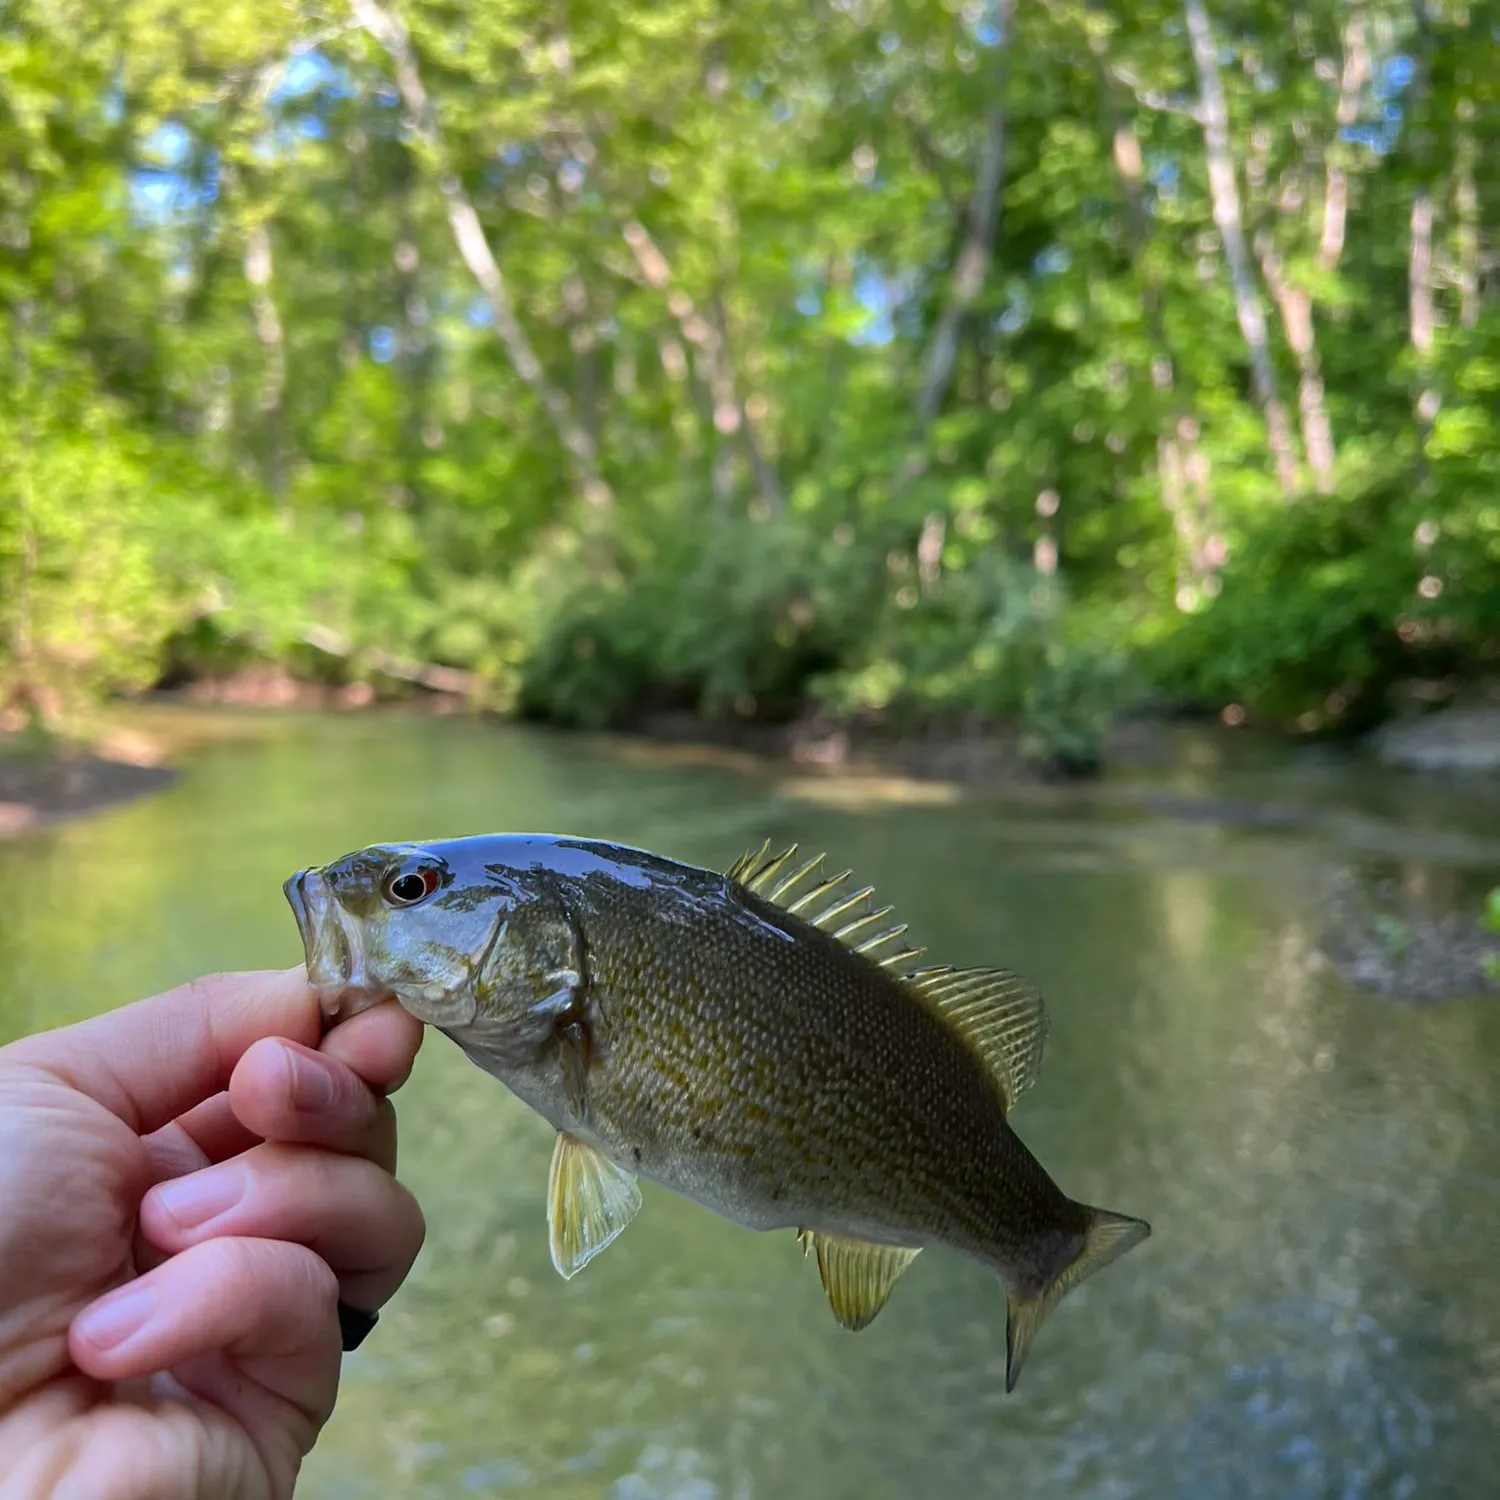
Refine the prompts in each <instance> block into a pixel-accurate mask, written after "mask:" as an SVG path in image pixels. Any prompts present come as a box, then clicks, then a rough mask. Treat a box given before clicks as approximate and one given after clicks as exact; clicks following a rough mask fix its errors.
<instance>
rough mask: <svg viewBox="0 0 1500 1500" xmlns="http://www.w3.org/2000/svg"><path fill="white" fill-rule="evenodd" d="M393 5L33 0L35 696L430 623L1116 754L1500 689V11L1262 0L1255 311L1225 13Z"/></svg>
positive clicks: (445, 649) (753, 695)
mask: <svg viewBox="0 0 1500 1500" xmlns="http://www.w3.org/2000/svg"><path fill="white" fill-rule="evenodd" d="M379 3H380V5H381V6H382V7H384V8H385V9H387V10H390V11H391V12H392V14H393V15H396V14H399V17H400V19H401V21H402V22H403V23H404V31H405V33H407V34H409V37H410V45H411V48H412V52H411V56H410V57H409V58H406V59H405V60H404V61H403V62H402V65H401V66H400V67H397V65H396V63H395V61H394V60H393V58H392V56H391V54H390V50H389V45H388V44H389V43H390V32H389V31H385V32H382V33H381V35H380V36H376V35H372V34H371V33H370V32H367V31H366V30H364V29H363V28H362V27H361V26H360V25H358V24H352V23H350V22H349V21H348V19H347V18H346V17H345V16H344V15H343V13H342V12H340V14H339V16H338V17H335V18H334V19H333V21H332V22H331V23H330V20H329V16H328V15H327V14H325V12H324V9H323V8H321V7H312V6H306V5H304V4H301V3H298V0H294V3H290V4H287V5H283V6H280V7H276V8H274V9H273V10H270V11H268V10H266V8H265V7H263V6H253V5H250V4H248V3H246V0H225V3H216V4H213V5H208V4H205V3H203V0H122V3H120V4H118V5H115V6H111V7H106V8H103V9H100V8H98V7H94V8H89V7H83V6H79V5H77V4H76V3H75V0H16V3H14V4H11V5H9V6H7V7H5V8H4V10H3V14H0V310H3V314H4V329H3V331H0V618H3V635H0V695H3V697H4V698H5V699H9V700H13V701H14V702H16V703H19V704H20V705H21V706H22V707H23V708H25V709H27V711H28V712H29V713H30V714H31V715H32V717H34V718H41V719H49V718H55V717H57V716H59V715H62V716H66V717H76V716H77V715H78V714H79V713H80V712H82V711H84V709H85V708H86V706H87V705H88V704H89V703H91V702H93V701H96V700H97V699H98V697H99V696H100V695H102V694H106V693H109V692H116V691H133V690H135V689H137V688H139V687H141V686H144V685H147V684H149V683H151V682H152V681H153V680H156V678H157V676H158V674H159V673H161V672H163V671H167V672H170V673H173V674H181V673H184V672H188V673H191V672H195V671H203V670H208V669H211V668H214V669H216V668H221V667H226V666H232V665H234V664H237V663H239V662H243V661H247V660H252V659H257V660H272V661H278V662H282V663H285V664H287V665H289V666H290V667H292V668H293V669H294V670H296V671H298V672H304V673H307V672H317V673H320V674H326V675H335V676H351V675H352V676H374V677H378V676H379V675H380V665H379V664H380V663H381V662H386V663H389V662H390V661H391V660H392V659H393V658H397V659H400V660H401V661H403V662H406V663H408V664H415V665H416V666H417V667H418V668H424V667H425V668H433V667H435V668H449V669H455V668H456V669H461V670H462V671H463V672H466V673H468V674H471V675H470V678H469V679H468V680H469V681H470V682H471V684H472V685H473V689H474V691H475V692H476V693H477V694H478V695H479V696H481V697H483V698H484V699H485V701H487V702H490V703H493V704H495V705H497V706H500V707H506V708H519V709H521V710H522V711H525V712H527V713H530V714H534V715H539V716H542V717H546V718H550V719H554V720H557V721H559V722H565V723H576V724H591V725H602V724H625V723H629V722H632V721H633V720H635V719H637V718H639V716H640V715H641V714H643V713H645V712H648V711H650V710H652V709H653V708H661V707H670V708H679V709H686V710H690V711H692V712H696V713H700V714H704V715H708V716H720V717H722V716H747V715H748V716H752V717H756V718H762V719H773V720H775V719H785V718H787V717H789V716H791V715H794V714H797V713H800V712H803V711H804V710H807V709H809V708H820V709H822V710H824V711H826V712H832V713H835V714H842V715H849V716H859V717H862V718H878V719H880V720H882V721H884V722H886V723H889V724H891V725H893V726H895V727H898V728H899V727H914V726H919V725H924V724H929V723H932V722H934V721H953V722H960V721H961V722H965V723H968V722H973V721H982V722H992V721H1004V722H1006V723H1008V724H1011V725H1014V726H1016V727H1017V728H1018V730H1019V731H1020V734H1021V736H1022V740H1023V744H1024V747H1025V748H1026V750H1027V752H1028V753H1029V754H1031V755H1033V756H1034V757H1036V758H1037V759H1039V760H1044V761H1051V762H1053V763H1055V764H1059V765H1066V766H1075V767H1083V766H1087V765H1089V764H1091V763H1092V762H1093V761H1094V760H1095V759H1096V758H1097V756H1098V754H1099V749H1100V745H1101V743H1102V742H1103V739H1104V736H1105V734H1106V732H1107V728H1108V725H1109V723H1110V722H1111V721H1112V719H1113V718H1114V717H1116V716H1117V715H1118V714H1119V713H1121V712H1122V711H1124V710H1126V709H1128V708H1129V707H1130V706H1131V705H1132V704H1134V703H1136V702H1138V701H1140V700H1141V698H1142V695H1143V694H1146V693H1148V692H1150V691H1153V690H1156V691H1164V692H1165V693H1166V694H1167V695H1169V696H1170V697H1171V698H1173V699H1175V700H1177V701H1181V702H1183V703H1186V704H1191V705H1195V706H1199V707H1204V708H1208V709H1214V710H1217V709H1220V708H1222V707H1224V706H1225V705H1227V704H1230V703H1237V704H1240V705H1241V706H1242V707H1244V708H1245V709H1247V710H1248V711H1251V712H1254V713H1257V714H1259V715H1262V716H1264V717H1266V718H1269V719H1272V720H1276V721H1286V722H1294V723H1297V724H1299V725H1301V726H1302V727H1304V728H1305V727H1310V726H1313V725H1317V726H1334V727H1346V728H1358V727H1360V726H1362V725H1364V724H1367V723H1370V722H1372V721H1374V720H1375V719H1378V718H1379V717H1380V716H1381V715H1382V714H1383V713H1384V712H1386V704H1387V700H1388V698H1389V689H1390V688H1391V687H1392V685H1393V684H1395V683H1396V682H1398V681H1399V680H1401V679H1403V678H1409V677H1412V676H1425V677H1436V678H1441V679H1444V680H1445V681H1457V680H1460V679H1462V678H1464V677H1469V676H1477V675H1482V674H1485V673H1490V672H1494V671H1495V670H1496V669H1497V663H1500V499H1497V497H1500V430H1497V421H1500V418H1497V415H1496V413H1497V411H1500V406H1497V402H1496V395H1497V392H1500V308H1497V305H1496V300H1495V285H1496V283H1495V278H1494V277H1493V275H1492V274H1490V270H1489V267H1490V266H1491V263H1492V261H1493V259H1494V253H1495V245H1494V223H1495V205H1496V203H1497V202H1500V151H1496V150H1495V149H1494V146H1495V144H1496V128H1497V126H1496V122H1497V121H1500V109H1497V105H1500V98H1497V93H1500V85H1497V83H1496V80H1497V79H1500V40H1497V39H1500V10H1497V4H1496V0H1480V3H1471V4H1469V5H1467V6H1465V7H1462V8H1460V7H1457V6H1444V5H1440V4H1431V5H1428V6H1426V7H1425V8H1424V9H1423V10H1422V11H1421V12H1420V14H1419V13H1418V12H1416V11H1413V10H1412V8H1411V7H1410V6H1408V5H1404V4H1396V3H1395V0H1391V3H1385V0H1379V3H1369V4H1364V5H1361V6H1359V7H1350V6H1347V5H1340V4H1335V3H1333V0H1313V3H1311V4H1306V5H1299V6H1297V7H1295V8H1294V13H1293V12H1289V11H1287V10H1286V8H1285V7H1283V8H1281V9H1278V8H1277V7H1274V6H1266V5H1260V6H1254V5H1252V6H1238V7H1227V6H1222V5H1217V6H1213V5H1211V6H1210V13H1209V19H1210V23H1211V25H1212V26H1213V28H1214V31H1215V38H1216V42H1217V44H1218V45H1217V53H1216V55H1217V59H1218V71H1219V77H1218V83H1219V85H1220V86H1221V87H1222V90H1223V92H1224V96H1225V100H1226V105H1227V109H1228V115H1229V118H1228V122H1227V124H1228V127H1229V136H1230V140H1231V143H1232V151H1233V153H1234V155H1235V160H1234V161H1233V163H1232V164H1231V165H1232V166H1233V167H1234V169H1235V174H1234V175H1235V181H1236V192H1237V198H1238V202H1237V212H1238V216H1239V220H1240V223H1241V228H1242V230H1243V234H1244V238H1245V241H1246V244H1247V246H1248V247H1249V252H1248V253H1249V262H1248V264H1246V265H1244V266H1242V267H1239V268H1237V271H1238V281H1239V283H1240V287H1239V296H1238V298H1237V293H1236V279H1237V278H1236V276H1235V275H1231V270H1232V269H1234V268H1231V266H1230V265H1229V263H1228V259H1227V257H1226V245H1225V241H1224V238H1223V235H1222V233H1221V229H1220V227H1219V226H1220V224H1221V223H1222V222H1224V221H1225V217H1226V212H1227V210H1228V207H1229V206H1228V205H1227V204H1226V203H1225V202H1223V201H1219V202H1216V201H1215V196H1214V194H1215V191H1218V192H1219V193H1220V195H1221V199H1222V194H1223V181H1224V179H1223V174H1222V173H1221V174H1218V175H1217V176H1215V175H1214V174H1211V173H1210V171H1209V165H1208V156H1207V151H1206V147H1205V134H1204V130H1203V128H1202V123H1201V121H1200V120H1199V119H1197V118H1195V116H1194V110H1193V108H1191V107H1190V106H1191V105H1192V104H1193V101H1194V98H1195V96H1196V95H1197V93H1198V91H1199V88H1200V80H1199V78H1198V76H1197V73H1196V69H1195V64H1194V59H1193V56H1192V52H1191V50H1190V48H1189V46H1188V41H1187V36H1186V30H1185V27H1184V24H1183V13H1182V10H1181V7H1180V5H1179V4H1178V3H1177V0H1173V3H1171V4H1166V3H1164V0H1144V3H1143V4H1140V5H1136V6H1132V7H1126V8H1121V7H1115V8H1114V9H1113V10H1110V9H1109V8H1105V7H1099V6H1097V5H1094V4H1087V3H1082V0H1058V3H1054V4H1049V5H1045V6H1016V7H994V6H990V5H988V4H967V5H960V4H957V3H955V0H901V3H897V0H861V3H859V4H849V3H844V0H815V3H812V4H810V5H800V6H791V5H782V4H773V3H771V0H747V3H745V4H742V5H738V6H724V5H721V4H710V3H708V0H673V3H671V4H667V5H662V4H657V3H649V4H647V3H642V0H625V3H623V4H619V5H613V6H601V5H589V4H584V5H582V6H573V7H569V8H567V9H566V11H560V10H559V9H558V8H557V7H555V6H551V5H542V4H540V3H538V0H493V3H488V4H485V5H483V6H479V5H474V4H471V3H468V0H443V3H442V4H438V3H436V0H379ZM361 13H364V12H361ZM1419 22H1420V24H1419ZM402 29H403V28H396V31H397V32H398V33H399V32H400V31H401V30H402ZM377 30H379V28H377ZM184 38H190V39H191V46H185V45H184V41H183V39H184ZM413 76H416V77H418V78H420V80H421V83H422V86H423V88H424V89H425V91H426V95H427V97H428V99H429V100H430V104H431V115H430V120H429V119H428V117H427V116H426V114H423V115H422V116H421V118H418V119H413V118H412V114H411V109H410V104H411V101H410V100H408V101H406V103H404V104H403V103H402V101H401V98H400V91H399V88H398V84H401V85H402V86H407V87H409V84H410V80H411V78H412V77H413ZM1351 90H1352V92H1351ZM996 138H1003V142H1004V151H1003V154H1002V156H1001V157H999V158H995V157H994V156H993V154H992V153H991V152H990V151H989V149H988V147H987V142H990V141H991V140H993V139H996ZM995 163H997V164H998V167H999V169H1000V170H999V177H998V182H997V183H996V184H995V186H996V187H997V198H996V202H997V213H996V224H995V230H994V234H993V236H992V240H991V239H990V238H987V237H986V235H984V234H976V231H975V225H976V223H978V222H979V221H981V220H982V219H983V217H984V215H983V214H982V213H981V212H979V210H980V209H982V207H983V205H984V203H985V202H986V201H987V195H988V187H989V184H987V183H986V182H985V181H984V180H983V177H984V174H985V172H986V171H988V170H989V165H987V164H995ZM1216 184H1217V187H1216ZM1339 203H1342V204H1343V206H1344V207H1343V211H1342V212H1336V209H1337V205H1338V204H1339ZM1423 204H1430V205H1431V208H1432V229H1431V235H1430V240H1422V239H1421V238H1420V232H1419V231H1418V230H1416V229H1415V228H1414V226H1417V225H1419V224H1420V223H1421V222H1423V216H1422V214H1421V213H1420V212H1417V211H1416V210H1418V209H1420V208H1421V207H1422V205H1423ZM455 226H457V228H458V230H459V233H457V234H456V233H455ZM476 226H477V230H478V232H479V234H478V236H476ZM1414 234H1417V235H1418V238H1416V239H1414ZM476 238H482V239H483V241H484V245H483V246H479V247H476ZM486 248H487V249H488V251H490V252H492V253H493V256H494V261H495V270H496V271H498V279H497V276H496V274H495V273H494V271H492V270H491V269H490V268H489V266H488V265H487V264H486V262H485V260H484V255H483V254H482V253H480V252H481V251H482V250H484V249H486ZM1424 264H1425V265H1427V266H1428V267H1429V268H1430V269H1429V271H1428V272H1427V273H1426V277H1425V280H1423V279H1422V278H1421V276H1420V274H1419V276H1418V280H1417V282H1416V283H1415V284H1414V283H1413V281H1412V268H1413V267H1420V266H1422V265H1424ZM1247 288H1248V295H1249V297H1250V299H1251V304H1246V303H1245V301H1244V297H1245V294H1246V289H1247ZM1252 304H1253V305H1252ZM960 305H961V306H962V308H963V316H962V317H960V318H958V320H957V322H956V324H955V323H954V322H953V319H952V316H951V314H952V312H953V311H954V309H955V308H957V307H959V306H960ZM497 307H498V310H499V311H498V316H497ZM512 316H513V319H514V324H513V325H512V323H511V321H510V319H511V317H512ZM1257 318H1260V319H1263V320H1264V321H1265V323H1266V328H1267V333H1266V336H1265V348H1264V351H1263V353H1264V358H1263V359H1259V360H1257V358H1255V357H1252V356H1253V354H1254V353H1255V351H1252V349H1251V347H1250V346H1249V344H1247V335H1246V333H1245V331H1244V330H1246V329H1250V330H1252V331H1253V330H1254V328H1255V327H1256V325H1257ZM950 334H951V335H952V337H951V339H950V338H949V335H950ZM950 355H951V359H950V358H949V356H950ZM1267 379H1269V380H1270V381H1271V382H1272V383H1273V384H1274V385H1275V387H1276V389H1275V392H1274V397H1275V399H1274V400H1273V401H1272V402H1270V403H1269V406H1268V403H1267V401H1266V399H1265V398H1266V391H1265V390H1264V388H1263V387H1264V384H1265V382H1266V380H1267ZM929 383H931V391H930V399H929V400H927V401H926V402H924V401H923V400H922V399H921V393H923V391H924V390H926V389H927V388H928V386H929ZM1278 411H1280V412H1284V413H1285V414H1286V416H1287V426H1288V432H1287V440H1286V441H1287V447H1288V450H1289V451H1288V454H1287V462H1286V463H1284V464H1281V465H1278V464H1277V463H1276V462H1275V461H1274V456H1273V453H1272V451H1271V449H1272V443H1271V435H1272V433H1273V429H1274V422H1273V421H1271V420H1269V419H1268V414H1269V417H1272V418H1273V417H1274V416H1275V415H1276V413H1277V412H1278ZM1320 422H1326V427H1327V431H1328V433H1329V435H1330V438H1329V444H1328V446H1329V449H1330V452H1329V455H1328V456H1327V458H1326V461H1325V459H1324V458H1322V457H1320V456H1319V453H1318V441H1319V440H1318V432H1319V424H1320ZM1288 466H1289V467H1290V472H1291V475H1292V478H1291V481H1290V483H1284V478H1283V476H1284V473H1285V472H1286V470H1287V468H1288ZM4 707H5V703H4V702H3V701H0V709H3V708H4Z"/></svg>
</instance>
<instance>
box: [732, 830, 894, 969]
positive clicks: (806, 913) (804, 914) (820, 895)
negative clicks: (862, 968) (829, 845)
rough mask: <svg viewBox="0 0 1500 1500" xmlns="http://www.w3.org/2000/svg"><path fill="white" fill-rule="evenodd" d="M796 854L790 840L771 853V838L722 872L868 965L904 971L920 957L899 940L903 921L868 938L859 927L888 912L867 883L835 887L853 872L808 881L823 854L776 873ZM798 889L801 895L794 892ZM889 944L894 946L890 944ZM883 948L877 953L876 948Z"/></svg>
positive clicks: (818, 869) (817, 870)
mask: <svg viewBox="0 0 1500 1500" xmlns="http://www.w3.org/2000/svg"><path fill="white" fill-rule="evenodd" d="M796 853H797V846H796V844H792V845H791V846H790V847H789V848H786V849H783V850H782V851H781V853H780V854H772V853H771V841H770V840H769V839H767V840H766V842H765V843H763V844H762V845H761V846H760V848H759V849H751V850H749V851H748V852H747V853H745V854H742V855H741V856H740V857H739V858H738V859H737V860H735V862H734V863H733V864H732V865H731V866H730V867H729V869H728V870H727V871H726V873H727V874H728V876H729V878H730V879H731V880H734V881H737V882H738V883H739V884H740V885H742V886H744V887H745V889H746V890H747V891H752V892H754V893H755V895H757V896H759V897H760V898H761V899H762V900H763V901H769V902H771V904H772V905H774V906H779V907H781V908H782V909H783V910H784V911H788V912H790V913H791V914H792V915H793V916H797V917H801V918H802V920H803V921H804V922H807V923H809V924H810V925H811V926H813V927H816V928H817V929H818V930H819V931H820V932H826V933H828V934H829V935H830V936H832V937H835V938H837V939H838V940H839V942H841V943H843V944H844V946H845V947H846V948H850V949H852V950H853V951H854V952H855V953H860V954H863V955H864V956H865V957H866V958H868V959H870V961H871V962H872V963H876V964H879V965H880V967H881V968H883V969H891V970H893V971H894V972H896V973H898V974H904V973H906V972H907V970H908V969H909V968H910V966H911V964H912V963H913V961H914V960H916V959H917V958H919V957H921V955H922V952H923V950H922V949H921V948H908V947H906V946H905V945H904V944H902V943H901V941H900V939H901V938H902V937H903V936H904V935H905V933H906V924H905V923H904V922H903V923H898V924H897V925H895V926H892V927H887V928H885V929H883V930H881V931H877V932H874V933H872V934H870V935H868V936H865V935H863V934H864V930H865V929H866V928H868V927H870V926H871V924H872V923H874V922H877V921H878V920H879V919H880V918H881V917H884V916H888V915H889V914H890V911H891V908H890V907H889V906H886V907H882V908H879V909H876V908H875V907H874V906H873V905H872V904H871V900H872V897H873V896H874V894H875V889H874V887H873V886H868V885H867V886H863V887H861V888H860V889H858V890H855V891H843V890H841V889H840V887H841V886H843V885H844V882H845V881H847V880H848V879H849V876H850V875H851V874H852V873H853V872H852V871H850V870H845V871H843V873H842V874H839V875H830V876H827V877H826V878H821V879H818V880H817V882H816V884H813V885H808V884H807V881H808V879H809V877H812V876H818V875H820V874H821V871H822V868H823V855H821V854H817V855H814V856H813V858H811V859H809V860H806V861H804V862H803V863H802V864H801V865H799V866H798V867H797V868H796V869H794V870H793V871H792V873H791V874H790V875H786V876H783V875H782V873H781V872H782V871H783V870H784V869H785V868H786V867H787V866H788V865H789V864H790V863H791V862H792V859H793V857H794V856H795V855H796ZM799 888H800V891H801V893H800V894H799V893H798V892H799ZM892 945H894V946H892ZM882 949H884V950H885V951H884V952H883V953H882V952H881V950H882Z"/></svg>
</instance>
